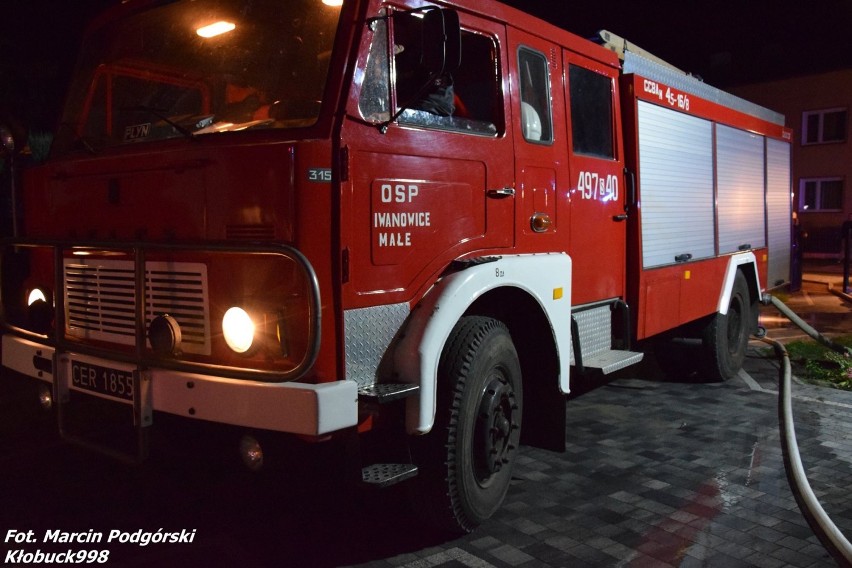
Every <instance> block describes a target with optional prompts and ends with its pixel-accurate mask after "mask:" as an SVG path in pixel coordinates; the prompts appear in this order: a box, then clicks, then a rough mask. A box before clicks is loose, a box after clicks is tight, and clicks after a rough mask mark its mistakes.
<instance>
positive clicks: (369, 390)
mask: <svg viewBox="0 0 852 568" xmlns="http://www.w3.org/2000/svg"><path fill="white" fill-rule="evenodd" d="M418 390H420V387H419V386H417V385H411V384H407V383H379V384H374V385H366V386H362V387H359V388H358V397H359V398H361V399H364V400H366V401H370V402H378V403H379V404H385V403H387V402H391V401H394V400H398V399H400V398H406V397H409V396H411V395H413V394H415V393H416V392H417V391H418Z"/></svg>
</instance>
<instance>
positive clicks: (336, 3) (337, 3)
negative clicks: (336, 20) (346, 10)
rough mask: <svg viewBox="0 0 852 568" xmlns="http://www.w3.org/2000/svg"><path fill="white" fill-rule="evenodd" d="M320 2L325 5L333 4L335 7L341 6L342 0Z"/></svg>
mask: <svg viewBox="0 0 852 568" xmlns="http://www.w3.org/2000/svg"><path fill="white" fill-rule="evenodd" d="M322 3H323V4H325V5H326V6H334V7H335V8H336V7H338V6H343V0H322Z"/></svg>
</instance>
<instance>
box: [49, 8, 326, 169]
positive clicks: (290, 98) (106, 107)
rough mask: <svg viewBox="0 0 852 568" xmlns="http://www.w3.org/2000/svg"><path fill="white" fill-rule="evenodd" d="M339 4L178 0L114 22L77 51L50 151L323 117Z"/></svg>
mask: <svg viewBox="0 0 852 568" xmlns="http://www.w3.org/2000/svg"><path fill="white" fill-rule="evenodd" d="M339 13H340V8H339V7H335V6H329V5H327V4H325V3H323V2H321V1H320V0H290V1H288V2H280V1H278V0H182V1H179V2H173V3H170V4H167V5H164V6H160V7H157V8H154V9H151V10H147V11H144V12H139V13H136V14H134V15H131V16H129V17H126V18H123V19H121V20H118V21H113V22H110V23H108V24H106V25H104V26H103V27H101V28H100V29H99V30H98V31H96V32H95V33H94V34H93V35H91V36H90V37H89V39H88V41H87V42H86V43H85V44H84V46H83V52H82V57H81V63H80V65H79V67H78V70H77V73H76V74H75V77H74V79H73V81H72V86H71V91H70V95H69V98H68V102H67V105H66V108H65V112H64V114H63V121H62V128H61V130H60V132H59V133H58V134H57V139H56V143H55V145H54V152H55V153H64V152H68V151H72V150H77V149H81V148H83V149H87V150H89V151H93V150H101V149H103V148H106V147H110V146H119V145H127V144H136V143H140V142H149V141H154V140H163V139H167V138H176V137H188V138H194V137H195V136H199V135H204V134H211V133H217V132H229V131H235V130H246V129H254V128H300V127H306V126H311V125H313V124H314V123H315V122H316V121H317V118H318V116H319V112H320V108H321V105H322V94H323V90H324V88H325V84H326V79H327V73H328V66H329V61H330V59H331V50H332V45H333V43H334V37H335V32H336V29H337V23H338V16H339Z"/></svg>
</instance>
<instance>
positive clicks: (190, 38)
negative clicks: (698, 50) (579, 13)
mask: <svg viewBox="0 0 852 568" xmlns="http://www.w3.org/2000/svg"><path fill="white" fill-rule="evenodd" d="M337 4H339V5H337ZM783 122H784V121H783V117H781V116H779V115H777V114H775V113H773V112H771V111H769V110H767V109H764V108H761V107H758V106H756V105H753V104H750V103H748V102H746V101H744V100H741V99H738V98H736V97H733V96H731V95H729V94H726V93H724V92H721V91H719V90H717V89H715V88H713V87H710V86H709V85H706V84H704V83H703V82H701V81H700V80H698V79H696V78H695V77H692V76H690V75H688V74H686V73H684V72H682V71H679V70H677V69H675V68H673V67H671V66H670V65H668V64H666V63H665V62H663V61H660V60H658V59H656V58H654V57H653V56H651V55H650V54H648V53H646V52H643V51H642V50H641V49H639V48H636V47H635V46H633V45H631V44H630V43H628V42H626V41H624V40H622V39H621V38H618V37H617V36H615V35H614V34H610V33H608V32H602V33H601V37H600V38H599V41H596V42H594V41H588V40H586V39H581V38H579V37H576V36H574V35H572V34H570V33H568V32H566V31H564V30H561V29H558V28H556V27H554V26H552V25H550V24H548V23H546V22H544V21H540V20H538V19H535V18H533V17H531V16H529V15H527V14H524V13H522V12H520V11H518V10H515V9H512V8H509V7H507V6H504V5H502V4H499V3H498V2H494V1H491V0H447V1H437V0H436V1H435V2H429V1H425V0H399V1H398V2H387V3H386V2H381V1H379V0H343V2H342V3H341V2H336V3H335V2H332V1H331V0H322V1H320V0H291V1H289V2H279V1H276V0H194V1H189V0H176V1H169V2H163V1H157V0H124V1H122V2H120V3H116V6H115V7H114V9H112V10H111V11H108V12H107V13H105V14H104V15H103V16H102V17H100V18H99V19H97V20H96V21H95V22H93V24H92V26H91V28H90V30H89V31H88V33H87V35H86V37H85V41H84V43H83V46H82V53H81V58H80V61H79V65H78V67H77V70H76V73H75V74H74V78H73V82H72V85H71V88H70V92H69V95H68V98H67V102H66V105H65V110H64V114H63V116H62V121H61V124H60V126H59V128H58V130H57V132H56V136H55V141H54V144H53V148H52V156H51V158H50V159H49V160H48V161H47V162H46V163H44V164H42V165H39V166H37V167H33V168H31V169H29V171H27V172H26V174H27V175H26V179H25V180H24V183H23V187H22V190H21V195H19V196H18V198H17V199H16V201H15V203H16V204H18V206H19V209H20V211H16V212H15V214H16V216H17V217H18V219H19V223H18V226H19V227H20V231H19V234H17V235H16V236H15V237H14V238H13V239H11V240H10V241H8V242H6V243H5V245H4V255H3V263H4V277H3V282H2V293H3V295H2V308H3V321H4V325H5V334H4V336H3V343H2V363H3V365H4V366H5V367H6V368H7V369H11V370H13V371H16V372H18V373H22V374H24V375H27V376H29V377H32V378H33V379H36V381H37V384H40V385H41V387H42V388H41V391H40V400H41V402H42V403H43V405H44V406H45V407H51V408H53V411H54V412H55V414H56V416H57V419H58V421H59V427H60V431H61V432H62V433H63V435H64V436H65V437H66V438H68V439H70V440H74V441H78V442H81V443H88V444H90V445H95V444H101V442H99V441H98V442H93V441H92V440H90V439H88V438H86V434H85V432H86V430H85V429H79V430H78V429H77V428H76V425H77V424H78V423H79V422H80V421H81V420H82V421H85V419H86V418H87V417H88V415H87V412H88V411H87V410H84V409H87V408H89V405H90V403H92V402H93V401H97V402H98V404H101V405H104V406H106V407H108V408H111V407H118V408H124V409H128V412H127V424H128V426H132V429H133V432H134V433H135V435H136V438H134V439H135V440H136V441H137V444H136V447H135V448H134V450H133V452H134V456H135V457H139V458H141V457H144V455H145V453H146V447H147V446H146V441H147V439H148V436H147V433H149V432H150V431H151V430H152V429H155V428H157V423H158V420H157V417H158V416H164V417H165V416H166V415H174V416H177V417H181V419H182V420H184V421H207V422H213V423H219V424H225V425H229V426H231V427H234V428H236V429H242V430H245V431H246V432H251V433H252V434H251V435H247V436H245V437H243V438H242V444H241V449H242V451H243V454H244V458H245V459H246V460H247V463H248V464H250V465H251V466H257V465H259V464H260V463H261V462H262V459H263V449H264V448H263V447H262V446H260V445H259V443H258V442H257V440H259V439H260V437H259V436H258V435H257V433H262V434H265V435H269V434H270V433H274V434H276V435H291V436H295V437H300V438H302V439H304V440H308V441H315V442H328V441H332V440H341V439H344V438H345V439H346V440H347V447H351V446H352V444H351V443H350V442H352V441H354V442H356V443H355V445H356V446H359V447H360V449H361V452H360V455H362V456H363V457H364V463H363V469H362V470H361V471H362V475H363V479H364V481H366V482H368V483H375V484H379V485H384V484H389V483H393V482H396V481H400V480H403V479H406V478H413V479H411V481H410V482H411V483H417V484H420V487H418V488H417V491H415V492H414V493H415V494H416V495H418V496H419V497H420V498H421V499H420V500H421V501H422V506H423V508H424V510H425V512H426V513H427V514H428V515H429V517H430V518H431V519H432V520H434V521H435V522H436V523H438V524H440V525H442V526H445V527H450V528H453V529H455V530H470V529H472V528H473V527H475V526H476V525H477V524H478V523H480V522H482V521H483V520H484V519H487V518H488V517H489V516H490V515H491V514H492V513H493V512H494V511H495V509H496V508H497V507H499V505H500V503H501V501H502V499H503V497H504V495H505V493H506V490H507V487H508V484H509V481H510V477H511V469H512V464H513V462H514V461H515V459H516V456H517V454H518V446H519V443H520V442H521V441H523V442H524V443H529V444H533V445H539V446H543V447H547V448H552V449H559V448H560V447H562V446H564V442H565V434H566V432H565V396H564V395H565V394H566V393H568V391H569V386H570V379H571V377H572V376H575V375H579V374H587V375H592V374H604V375H605V374H608V373H612V372H613V371H616V370H619V369H622V368H624V367H627V366H629V365H632V364H635V363H637V362H639V361H640V360H641V358H642V352H641V351H639V350H636V347H635V345H636V343H637V342H638V341H642V340H646V339H650V338H657V339H658V340H659V341H660V342H661V343H662V342H664V341H669V340H671V341H669V343H667V344H666V345H667V346H666V349H664V351H665V353H670V352H672V351H674V350H675V349H677V348H678V347H681V346H682V344H683V343H685V342H682V341H673V339H674V338H691V340H692V341H691V342H686V343H692V344H696V343H700V345H701V346H700V350H701V353H702V355H701V358H700V360H701V361H702V366H703V371H704V372H705V373H708V374H711V375H714V376H716V377H717V378H719V379H725V378H728V377H731V376H732V375H734V374H735V373H736V372H737V371H738V369H739V367H740V365H741V363H742V361H743V357H744V352H745V349H746V346H747V341H748V337H749V335H750V333H752V332H754V331H756V330H757V310H756V309H755V305H756V303H757V302H758V300H759V299H760V297H761V294H762V293H763V291H764V290H765V289H766V288H771V287H773V286H775V285H778V284H782V283H784V282H785V281H786V280H787V278H788V272H789V241H790V216H791V214H790V205H791V204H790V173H789V172H790V144H789V141H790V132H789V131H788V130H786V129H785V128H784V126H783ZM646 343H647V342H646ZM692 346H693V347H694V345H692ZM81 415H84V416H82V418H81ZM131 416H132V419H131ZM522 423H523V429H522V428H521V425H522ZM101 430H103V428H101ZM368 458H369V459H368Z"/></svg>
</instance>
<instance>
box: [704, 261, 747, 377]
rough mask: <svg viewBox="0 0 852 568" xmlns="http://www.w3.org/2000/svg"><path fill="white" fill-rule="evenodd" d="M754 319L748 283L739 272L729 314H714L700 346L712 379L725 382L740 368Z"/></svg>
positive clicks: (732, 293) (729, 305) (729, 306)
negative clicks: (703, 351) (705, 356)
mask: <svg viewBox="0 0 852 568" xmlns="http://www.w3.org/2000/svg"><path fill="white" fill-rule="evenodd" d="M752 319H753V314H752V302H751V297H750V295H749V291H748V283H747V282H746V279H745V276H743V273H742V272H740V271H737V275H736V277H735V278H734V286H733V289H732V290H731V300H730V303H729V304H728V313H727V314H725V315H722V314H716V315H714V316H713V317H712V318H711V319H710V322H709V323H708V324H707V327H706V328H705V329H704V337H703V344H704V348H705V351H706V354H707V358H708V361H709V363H708V367H707V371H708V373H709V374H710V376H711V378H714V379H716V380H722V381H726V380H728V379H731V378H733V377H734V376H736V374H737V372H738V371H739V370H740V368H741V367H742V366H743V361H744V360H745V356H746V350H747V349H748V338H749V335H750V334H751V330H750V327H751V322H752Z"/></svg>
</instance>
